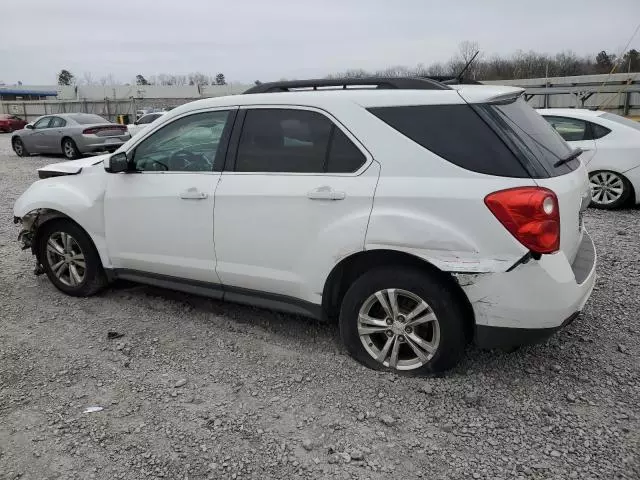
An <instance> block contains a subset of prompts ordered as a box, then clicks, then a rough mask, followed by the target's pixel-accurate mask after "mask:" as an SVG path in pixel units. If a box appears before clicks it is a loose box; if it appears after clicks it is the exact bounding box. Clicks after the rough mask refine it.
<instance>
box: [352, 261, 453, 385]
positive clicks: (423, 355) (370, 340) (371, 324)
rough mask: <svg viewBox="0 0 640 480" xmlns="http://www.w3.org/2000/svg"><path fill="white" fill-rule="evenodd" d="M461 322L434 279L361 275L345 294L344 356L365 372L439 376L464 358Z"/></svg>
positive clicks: (406, 272)
mask: <svg viewBox="0 0 640 480" xmlns="http://www.w3.org/2000/svg"><path fill="white" fill-rule="evenodd" d="M463 316H464V314H463V310H462V308H461V306H460V305H459V303H458V302H457V301H456V297H455V295H454V294H453V292H452V291H451V289H450V287H449V286H448V285H446V284H445V282H443V281H442V279H441V278H439V277H438V276H437V275H435V274H429V273H426V272H424V271H422V270H418V269H412V268H389V267H383V268H378V269H374V270H371V271H369V272H367V273H365V274H364V275H362V276H361V277H360V278H358V279H357V280H356V281H355V282H354V283H353V285H352V286H351V287H350V288H349V290H348V291H347V293H346V295H345V297H344V300H343V303H342V308H341V310H340V335H341V337H342V341H343V342H344V344H345V346H346V348H347V350H348V351H349V353H350V354H351V355H352V356H353V357H354V358H355V359H356V360H358V361H359V362H361V363H362V364H364V365H366V366H367V367H369V368H373V369H388V370H393V371H402V372H411V373H416V374H424V373H430V372H440V371H444V370H447V369H449V368H451V367H453V366H455V365H456V364H457V363H458V362H459V360H460V358H461V357H462V355H463V353H464V349H465V344H466V339H465V335H464V328H463V321H464V317H463Z"/></svg>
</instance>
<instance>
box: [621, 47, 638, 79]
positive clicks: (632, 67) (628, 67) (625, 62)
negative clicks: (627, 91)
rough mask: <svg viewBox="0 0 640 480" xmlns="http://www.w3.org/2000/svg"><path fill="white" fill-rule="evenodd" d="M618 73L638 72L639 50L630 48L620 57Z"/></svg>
mask: <svg viewBox="0 0 640 480" xmlns="http://www.w3.org/2000/svg"><path fill="white" fill-rule="evenodd" d="M619 70H620V73H623V72H640V52H638V50H636V49H635V48H632V49H631V50H629V51H628V52H627V53H625V54H624V57H622V65H620V68H619Z"/></svg>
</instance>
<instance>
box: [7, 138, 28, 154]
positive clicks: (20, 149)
mask: <svg viewBox="0 0 640 480" xmlns="http://www.w3.org/2000/svg"><path fill="white" fill-rule="evenodd" d="M11 147H12V148H13V151H14V152H15V153H16V155H18V156H19V157H28V156H29V155H31V154H30V153H29V151H28V150H27V147H25V146H24V143H23V142H22V140H21V139H20V137H16V138H14V139H13V140H12V141H11Z"/></svg>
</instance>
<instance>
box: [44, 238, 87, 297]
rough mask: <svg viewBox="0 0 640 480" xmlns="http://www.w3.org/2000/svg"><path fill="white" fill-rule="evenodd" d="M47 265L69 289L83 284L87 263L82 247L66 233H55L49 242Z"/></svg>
mask: <svg viewBox="0 0 640 480" xmlns="http://www.w3.org/2000/svg"><path fill="white" fill-rule="evenodd" d="M47 263H48V264H49V267H50V268H51V271H52V272H53V274H54V275H55V276H56V278H57V279H58V280H59V281H60V282H61V283H63V284H64V285H67V286H69V287H77V286H79V285H81V284H82V282H83V281H84V277H85V274H86V268H87V263H86V260H85V257H84V253H83V252H82V249H81V248H80V245H79V244H78V242H77V241H76V239H75V238H73V237H72V236H71V235H69V234H68V233H66V232H54V233H52V234H51V235H50V236H49V240H47Z"/></svg>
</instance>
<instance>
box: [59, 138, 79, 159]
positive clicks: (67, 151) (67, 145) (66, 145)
mask: <svg viewBox="0 0 640 480" xmlns="http://www.w3.org/2000/svg"><path fill="white" fill-rule="evenodd" d="M62 153H64V156H65V157H66V158H68V159H69V160H74V159H76V158H78V157H79V156H80V151H79V150H78V147H77V146H76V142H74V141H73V140H71V139H70V138H65V139H64V140H63V141H62Z"/></svg>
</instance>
